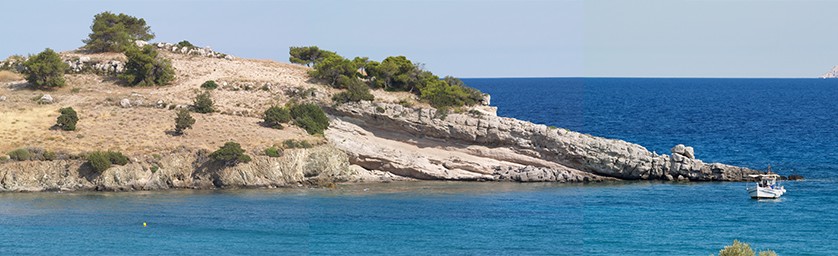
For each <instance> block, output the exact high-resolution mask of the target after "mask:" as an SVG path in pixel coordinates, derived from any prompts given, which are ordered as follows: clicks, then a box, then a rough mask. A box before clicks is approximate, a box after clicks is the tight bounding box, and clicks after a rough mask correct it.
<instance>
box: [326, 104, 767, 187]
mask: <svg viewBox="0 0 838 256" xmlns="http://www.w3.org/2000/svg"><path fill="white" fill-rule="evenodd" d="M332 112H333V116H334V120H333V122H332V127H331V128H330V129H329V130H327V132H326V137H327V138H328V140H329V141H330V143H332V144H333V145H335V146H336V147H338V148H340V149H342V150H344V151H346V152H347V153H348V154H349V159H350V160H349V161H350V163H352V164H356V165H359V166H362V167H364V168H366V169H374V170H381V171H386V172H391V173H394V174H397V175H400V176H408V177H413V178H418V179H441V180H513V181H558V182H574V181H599V180H608V179H625V180H637V179H647V180H649V179H657V180H691V181H739V180H745V179H746V178H747V175H748V174H754V173H757V171H755V170H751V169H747V168H741V167H736V166H730V165H725V164H720V163H704V162H702V161H701V160H698V159H696V158H695V153H694V151H693V149H692V148H691V147H685V146H683V145H677V146H675V147H673V148H672V155H671V156H670V155H658V154H655V153H653V152H649V150H647V149H646V148H644V147H642V146H640V145H637V144H633V143H628V142H625V141H621V140H613V139H605V138H600V137H595V136H591V135H587V134H581V133H578V132H573V131H569V130H566V129H562V128H551V127H548V126H545V125H539V124H533V123H530V122H526V121H521V120H517V119H513V118H505V117H498V116H495V115H492V114H491V113H487V111H470V112H468V113H441V112H440V111H439V110H436V109H421V108H409V107H404V106H401V105H398V104H389V103H372V102H359V103H350V104H343V105H339V106H336V107H334V108H332Z"/></svg>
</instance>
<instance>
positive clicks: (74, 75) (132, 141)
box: [0, 13, 757, 191]
mask: <svg viewBox="0 0 838 256" xmlns="http://www.w3.org/2000/svg"><path fill="white" fill-rule="evenodd" d="M100 15H102V16H101V17H100V16H99V15H97V18H96V19H95V20H94V26H92V27H93V29H94V33H93V34H91V38H89V39H86V40H85V43H86V45H85V47H82V48H80V49H77V50H71V51H64V52H51V51H52V50H49V51H45V52H44V53H42V54H38V55H33V56H29V57H23V56H12V57H9V58H8V59H6V60H5V61H3V62H0V67H2V68H3V71H0V72H2V73H0V113H2V115H0V141H2V143H0V159H2V160H0V161H2V163H0V191H45V190H48V191H64V190H109V191H113V190H115V191H124V190H158V189H172V188H231V187H283V186H333V185H334V184H336V183H341V182H390V181H399V180H457V181H512V182H597V181H611V180H670V181H676V180H677V181H741V180H746V179H747V175H748V174H754V173H757V171H755V170H751V169H747V168H742V167H736V166H730V165H725V164H721V163H705V162H703V161H701V160H699V159H698V158H697V155H700V154H701V152H695V150H694V149H693V148H692V147H688V146H684V145H673V148H672V150H671V152H670V154H657V153H653V152H650V151H649V150H647V149H646V148H644V147H643V146H641V145H637V144H633V143H629V142H625V141H621V140H615V139H608V138H602V137H596V136H592V135H588V134H582V133H578V132H574V131H570V130H567V129H563V128H555V127H550V126H546V125H542V124H534V123H531V122H527V121H523V120H517V119H514V118H508V117H500V116H497V114H496V113H497V109H496V108H495V107H493V106H491V105H490V102H489V95H486V94H483V93H481V92H479V91H477V90H476V89H473V88H470V87H468V86H467V85H465V84H464V83H462V81H460V80H459V79H456V78H453V77H443V78H440V77H438V76H436V75H434V74H433V73H431V72H429V71H426V70H423V69H422V68H421V65H417V64H415V63H413V62H411V61H410V60H408V59H407V58H406V57H403V56H393V57H388V58H386V59H384V60H382V61H380V62H379V61H374V60H369V59H368V58H363V57H356V58H354V59H348V58H344V57H342V56H340V55H338V54H337V53H336V52H331V51H326V50H322V49H319V48H316V47H291V48H290V52H289V53H290V55H291V59H290V61H291V62H293V63H280V62H276V61H271V60H256V59H245V58H238V57H234V56H233V55H230V54H228V53H221V52H218V51H215V50H213V49H211V48H209V47H198V46H195V45H193V44H192V43H190V42H188V41H183V42H180V43H163V42H147V41H148V40H150V39H151V38H149V37H148V36H144V34H142V33H139V34H138V35H135V36H134V37H131V36H128V37H126V38H123V39H124V40H123V41H120V42H110V41H105V42H103V41H101V40H105V39H103V38H111V37H96V36H94V34H96V33H95V29H96V27H97V26H99V25H101V24H99V23H96V22H97V20H98V19H99V18H102V17H104V18H108V19H115V20H119V19H129V20H130V19H131V18H132V17H130V16H119V15H115V14H109V13H103V14H100ZM120 15H122V14H120ZM97 24H99V25H97ZM132 24H133V23H132ZM142 24H144V22H143V23H142ZM101 26H104V25H101ZM145 29H146V30H147V29H148V28H147V26H146V27H145ZM140 30H142V29H140ZM51 59H52V60H51ZM34 60H38V61H41V62H36V61H34ZM43 63H51V64H50V65H47V64H43ZM35 75H39V76H38V77H48V78H50V79H43V80H37V79H36V80H33V78H34V77H35ZM520 107H526V106H520ZM70 110H72V111H70ZM71 128H72V129H71Z"/></svg>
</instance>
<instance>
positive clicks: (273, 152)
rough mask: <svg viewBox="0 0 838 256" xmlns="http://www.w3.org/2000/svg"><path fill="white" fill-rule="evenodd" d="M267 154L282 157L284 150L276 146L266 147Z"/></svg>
mask: <svg viewBox="0 0 838 256" xmlns="http://www.w3.org/2000/svg"><path fill="white" fill-rule="evenodd" d="M265 155H267V156H269V157H280V156H282V151H280V150H279V149H277V148H275V147H269V148H266V149H265Z"/></svg>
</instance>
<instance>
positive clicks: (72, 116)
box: [55, 107, 79, 131]
mask: <svg viewBox="0 0 838 256" xmlns="http://www.w3.org/2000/svg"><path fill="white" fill-rule="evenodd" d="M58 112H59V113H61V115H59V116H58V119H57V120H55V125H56V126H58V128H61V129H62V130H65V131H75V130H76V123H78V122H79V115H78V113H76V110H75V109H73V108H72V107H66V108H62V109H59V110H58Z"/></svg>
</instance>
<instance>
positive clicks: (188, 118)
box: [175, 109, 195, 135]
mask: <svg viewBox="0 0 838 256" xmlns="http://www.w3.org/2000/svg"><path fill="white" fill-rule="evenodd" d="M193 124H195V118H192V115H190V114H189V111H188V110H186V109H181V110H180V111H178V112H177V117H175V134H178V135H180V134H183V130H186V129H191V128H192V125H193Z"/></svg>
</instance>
